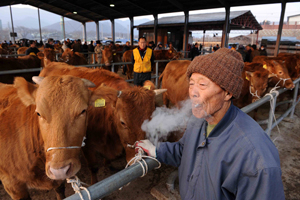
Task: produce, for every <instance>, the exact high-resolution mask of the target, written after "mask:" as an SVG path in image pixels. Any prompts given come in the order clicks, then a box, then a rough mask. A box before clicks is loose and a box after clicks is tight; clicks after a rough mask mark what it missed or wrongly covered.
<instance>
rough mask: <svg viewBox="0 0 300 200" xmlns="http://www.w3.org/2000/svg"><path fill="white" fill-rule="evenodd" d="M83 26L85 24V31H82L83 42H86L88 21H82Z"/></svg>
mask: <svg viewBox="0 0 300 200" xmlns="http://www.w3.org/2000/svg"><path fill="white" fill-rule="evenodd" d="M82 26H83V33H82V36H83V37H82V38H83V42H86V23H85V22H83V23H82Z"/></svg>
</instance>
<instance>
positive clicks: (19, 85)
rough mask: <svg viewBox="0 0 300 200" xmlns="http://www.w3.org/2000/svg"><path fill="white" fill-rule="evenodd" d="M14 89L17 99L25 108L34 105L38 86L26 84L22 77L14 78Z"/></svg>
mask: <svg viewBox="0 0 300 200" xmlns="http://www.w3.org/2000/svg"><path fill="white" fill-rule="evenodd" d="M14 87H15V88H16V89H17V93H18V97H19V98H20V99H21V101H22V103H23V104H24V105H25V106H26V107H28V106H30V105H35V97H36V90H37V89H38V85H34V84H32V83H28V82H27V81H26V80H25V79H24V78H23V77H16V78H15V80H14Z"/></svg>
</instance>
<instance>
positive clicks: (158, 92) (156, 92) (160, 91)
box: [153, 89, 167, 95]
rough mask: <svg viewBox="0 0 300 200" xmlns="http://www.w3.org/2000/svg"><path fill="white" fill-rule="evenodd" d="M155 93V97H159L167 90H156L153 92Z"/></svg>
mask: <svg viewBox="0 0 300 200" xmlns="http://www.w3.org/2000/svg"><path fill="white" fill-rule="evenodd" d="M153 91H154V92H155V95H159V94H161V93H164V92H166V91H167V89H156V90H153Z"/></svg>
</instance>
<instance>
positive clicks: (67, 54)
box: [61, 48, 88, 65]
mask: <svg viewBox="0 0 300 200" xmlns="http://www.w3.org/2000/svg"><path fill="white" fill-rule="evenodd" d="M61 61H62V62H65V63H67V64H69V65H87V64H88V63H87V61H86V58H85V57H84V56H81V54H79V53H77V52H76V53H74V52H73V50H71V49H70V48H67V49H66V50H65V51H64V52H63V54H62V55H61Z"/></svg>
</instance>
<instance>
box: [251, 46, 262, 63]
mask: <svg viewBox="0 0 300 200" xmlns="http://www.w3.org/2000/svg"><path fill="white" fill-rule="evenodd" d="M255 56H260V52H259V51H258V50H257V49H255V50H254V51H251V54H250V62H252V60H253V58H254V57H255Z"/></svg>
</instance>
